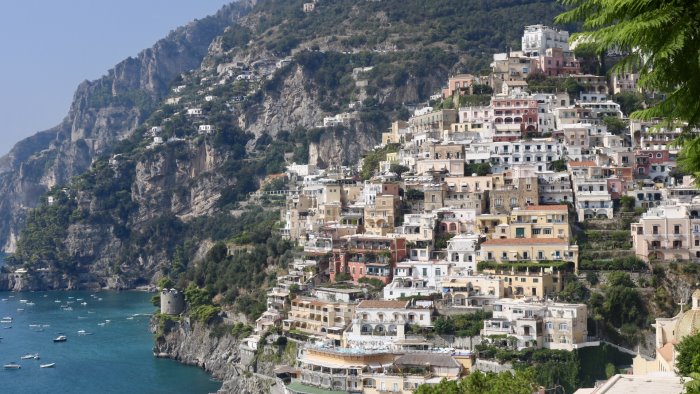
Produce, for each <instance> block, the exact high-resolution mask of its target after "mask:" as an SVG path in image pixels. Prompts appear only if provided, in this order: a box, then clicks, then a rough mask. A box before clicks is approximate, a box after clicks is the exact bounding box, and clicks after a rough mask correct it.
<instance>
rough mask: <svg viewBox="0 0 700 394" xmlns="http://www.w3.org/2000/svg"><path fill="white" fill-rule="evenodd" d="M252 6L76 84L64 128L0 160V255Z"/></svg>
mask: <svg viewBox="0 0 700 394" xmlns="http://www.w3.org/2000/svg"><path fill="white" fill-rule="evenodd" d="M250 5H251V3H250V2H249V1H244V2H239V3H234V4H232V5H229V6H226V7H224V8H222V9H221V10H220V11H219V12H218V13H217V14H216V15H214V16H211V17H207V18H204V19H201V20H197V21H194V22H192V23H190V24H188V25H187V26H184V27H181V28H178V29H176V30H175V31H173V32H171V33H170V34H169V35H168V36H167V37H166V38H164V39H162V40H160V41H158V42H157V43H156V44H155V45H154V46H153V47H152V48H149V49H146V50H144V51H142V52H141V53H139V54H138V56H136V57H135V58H128V59H126V60H124V61H122V62H121V63H119V64H117V65H116V66H115V67H114V68H113V69H111V70H109V72H108V73H107V75H105V76H104V77H102V78H100V79H98V80H96V81H85V82H83V83H81V84H80V86H78V88H77V90H76V92H75V95H74V98H73V103H72V105H71V108H70V111H69V112H68V115H67V116H66V118H65V119H64V120H63V122H61V124H59V125H58V126H56V127H54V128H52V129H50V130H46V131H42V132H40V133H37V134H36V135H34V136H32V137H29V138H27V139H25V140H23V141H20V142H19V143H17V145H16V146H15V147H14V148H13V149H12V150H11V151H10V153H8V154H7V155H5V156H4V157H2V158H0V196H1V197H0V249H2V250H5V251H7V252H14V250H15V248H16V242H17V239H18V236H19V231H20V230H21V228H22V227H23V223H24V218H25V217H26V213H27V210H28V209H30V208H32V207H34V206H36V204H37V203H38V201H39V197H40V196H41V195H42V194H43V193H45V192H46V191H47V190H48V189H49V188H51V187H53V186H55V185H58V184H63V183H65V182H67V181H68V180H69V179H70V178H71V177H73V176H75V175H78V174H80V173H82V172H84V171H85V170H87V169H88V167H89V165H90V163H91V162H92V161H93V159H94V158H95V157H97V156H98V155H100V154H102V153H104V152H106V151H109V150H110V149H112V148H113V146H114V143H115V142H116V141H119V140H122V139H124V138H125V137H127V136H129V135H130V134H131V133H133V131H134V130H135V129H136V128H137V126H139V125H140V124H142V123H143V121H144V120H145V118H146V117H147V116H148V115H149V114H150V112H151V111H152V110H153V108H154V107H155V105H156V104H157V103H158V102H159V101H160V100H161V99H162V98H163V97H164V96H165V95H166V94H167V93H168V88H169V85H170V83H171V82H172V80H173V79H174V78H175V77H176V76H178V75H180V73H182V72H185V71H188V70H191V69H193V68H196V67H198V66H199V64H200V63H201V61H202V58H203V57H204V56H205V55H206V54H207V50H208V46H209V44H210V43H211V42H212V40H213V39H214V38H215V37H216V36H218V35H219V34H221V33H222V32H223V30H224V28H225V27H226V26H228V25H230V24H231V23H232V21H234V20H236V19H237V18H239V17H240V16H241V15H244V14H245V13H246V12H247V11H248V10H249V7H250Z"/></svg>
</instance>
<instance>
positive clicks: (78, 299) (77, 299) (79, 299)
mask: <svg viewBox="0 0 700 394" xmlns="http://www.w3.org/2000/svg"><path fill="white" fill-rule="evenodd" d="M75 300H76V301H82V300H83V299H82V298H76V299H75Z"/></svg>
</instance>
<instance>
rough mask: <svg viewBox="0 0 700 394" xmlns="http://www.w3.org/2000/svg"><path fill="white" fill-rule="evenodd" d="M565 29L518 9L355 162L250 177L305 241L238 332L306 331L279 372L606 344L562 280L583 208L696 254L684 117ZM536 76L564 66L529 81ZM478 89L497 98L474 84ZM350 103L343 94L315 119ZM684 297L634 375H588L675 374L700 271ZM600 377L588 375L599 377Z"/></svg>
mask: <svg viewBox="0 0 700 394" xmlns="http://www.w3.org/2000/svg"><path fill="white" fill-rule="evenodd" d="M310 4H311V5H310V6H308V8H309V10H307V6H306V5H305V11H310V10H312V9H313V3H310ZM573 46H574V44H571V46H570V44H569V33H568V32H566V31H562V30H557V29H553V28H550V27H547V26H543V25H534V26H526V27H525V29H524V31H523V36H522V47H521V50H519V51H514V50H509V51H508V52H506V53H499V54H495V55H494V56H493V62H492V63H491V72H490V74H489V75H488V76H475V75H471V74H459V75H453V76H451V77H449V79H448V80H447V81H445V87H444V89H442V91H441V92H439V93H436V94H435V95H434V96H433V97H431V102H430V103H428V104H425V105H423V106H416V107H415V108H414V109H413V112H412V115H411V116H410V118H409V119H408V120H407V121H395V122H393V123H392V126H391V128H390V129H388V130H387V131H386V132H385V133H384V134H383V135H382V140H381V144H380V145H379V146H376V147H375V149H374V150H373V151H371V152H369V153H368V154H367V155H365V157H364V158H363V160H362V161H361V162H359V163H357V164H356V165H354V166H336V167H330V168H324V169H321V168H318V167H317V166H315V165H313V164H292V165H289V166H288V167H287V170H286V173H285V174H283V175H280V176H279V177H278V178H277V179H283V180H284V187H282V188H279V190H275V189H270V188H267V189H264V190H265V191H259V192H257V193H255V195H256V196H257V197H260V198H263V197H265V198H267V197H277V198H280V199H284V208H283V209H282V212H281V217H280V221H281V223H282V225H281V227H280V229H279V232H280V233H281V235H282V236H283V237H284V238H286V239H288V240H290V241H292V242H293V243H294V244H295V245H297V247H298V250H299V251H302V250H303V252H301V253H300V257H298V258H297V259H296V260H295V261H294V264H293V266H290V267H289V271H288V273H287V274H286V275H284V276H282V277H279V278H278V279H277V284H276V285H275V286H274V287H273V288H272V289H270V290H269V292H268V297H267V310H266V311H265V312H264V313H263V314H262V316H261V317H260V318H258V319H257V321H256V322H255V329H254V333H253V334H252V335H251V336H249V337H248V338H246V339H245V340H244V345H242V346H244V347H246V349H249V350H251V351H254V350H255V349H256V348H257V346H258V344H259V342H260V341H262V340H264V339H265V338H266V336H267V335H268V333H269V332H270V331H276V332H281V333H284V335H285V336H286V337H288V338H290V339H292V340H295V341H297V342H298V343H299V344H300V348H299V356H298V359H297V362H296V363H295V365H290V366H288V367H284V368H282V367H281V368H280V369H279V371H276V372H277V373H278V376H280V377H284V378H285V381H286V382H287V383H288V384H287V386H286V389H287V391H288V392H290V393H299V394H301V393H316V392H319V393H320V392H323V393H341V392H363V393H369V394H374V393H388V392H391V393H410V392H413V391H414V390H415V389H416V388H417V387H418V386H420V385H422V384H437V383H439V382H440V381H442V380H443V379H448V380H454V379H458V378H460V377H461V376H464V375H465V374H468V373H469V372H471V371H476V370H480V371H494V372H500V371H505V370H512V366H511V365H509V364H508V363H505V364H504V363H500V362H498V361H495V360H493V359H492V358H489V357H486V356H484V357H482V353H483V352H480V351H479V350H478V349H477V345H480V346H491V347H495V348H507V349H515V350H522V349H551V350H562V351H574V350H577V349H583V348H588V347H597V346H601V345H602V344H603V343H604V342H606V340H605V338H601V336H600V335H599V333H597V332H591V331H589V325H588V318H589V317H590V315H589V313H590V311H589V310H588V307H587V305H586V304H583V303H568V302H565V301H563V300H562V299H561V297H560V296H559V293H560V292H562V290H563V289H564V285H565V282H566V278H568V277H576V276H579V275H580V271H581V270H582V269H586V268H587V267H588V266H589V265H590V264H591V263H590V261H588V260H587V259H584V258H582V256H583V254H584V252H587V251H586V250H584V249H585V245H582V244H581V241H580V238H577V237H575V235H574V233H575V229H576V228H579V229H580V228H583V226H586V225H588V224H589V223H592V225H595V223H606V224H613V225H614V224H615V223H618V224H619V223H625V219H631V220H632V221H631V225H629V227H626V228H623V230H625V231H627V232H628V233H629V235H630V237H629V238H630V239H631V248H629V250H628V251H626V252H625V253H626V255H627V256H630V258H632V259H633V260H634V261H637V262H638V263H639V264H640V265H641V267H642V269H649V268H648V267H647V264H649V262H650V261H669V262H670V261H677V260H687V261H698V260H700V214H699V213H700V199H696V198H695V197H696V196H697V195H698V194H700V189H698V188H696V186H695V184H694V179H693V178H692V177H690V176H687V175H684V174H683V173H682V171H679V169H678V165H677V154H678V147H677V146H675V145H674V144H673V141H674V140H675V138H676V137H677V136H679V135H680V133H681V127H682V125H677V126H676V127H670V126H669V125H668V124H662V123H660V122H651V121H650V122H643V121H638V120H630V119H628V115H629V113H626V112H624V111H623V108H621V105H620V104H619V103H618V102H616V101H614V100H613V99H612V97H613V96H614V95H617V94H620V93H626V92H627V93H643V92H641V90H640V89H639V88H638V87H637V85H636V82H637V80H638V78H639V75H636V74H633V73H625V74H619V73H611V74H608V75H591V74H586V73H584V72H583V71H582V70H583V69H584V67H583V65H582V62H581V60H580V59H577V57H576V56H575V55H574V49H575V48H572V47H573ZM358 72H359V73H361V72H362V70H359V71H358ZM233 75H234V74H231V76H233ZM533 75H535V76H536V77H533ZM236 78H237V79H241V78H245V79H249V78H251V76H250V75H248V74H240V75H238V76H236ZM543 80H545V81H551V80H560V81H564V80H566V81H569V83H570V84H571V86H570V87H569V88H566V89H565V90H558V89H552V91H550V92H541V90H542V89H533V88H532V87H531V86H529V85H531V84H532V83H533V81H540V82H542V81H543ZM528 81H530V82H528ZM536 90H538V92H536ZM477 91H478V92H482V93H483V92H484V91H487V92H488V94H490V95H491V96H490V100H488V102H486V103H484V102H476V100H472V99H470V97H475V95H476V92H477ZM646 93H649V92H646ZM482 96H483V94H482ZM448 103H449V105H448ZM462 104H464V105H462ZM193 111H194V110H193ZM188 115H191V116H197V115H198V114H197V113H196V112H192V113H190V112H188ZM356 121H358V119H357V117H356V116H354V115H353V113H352V112H347V113H340V114H337V115H334V116H330V117H326V118H324V119H323V120H322V125H320V126H319V127H335V126H339V125H343V124H345V123H348V122H356ZM319 123H321V122H320V121H319ZM159 131H160V130H158V129H156V128H154V130H153V131H152V132H153V135H154V137H155V138H158V137H157V134H158V132H159ZM198 131H199V133H209V132H211V126H208V125H202V126H200V127H199V130H198ZM160 143H163V141H162V139H160V140H158V139H154V141H153V144H154V145H157V144H160ZM254 197H255V196H254ZM691 292H692V290H691ZM688 298H691V299H692V301H691V305H690V307H686V308H685V309H683V307H681V313H680V314H678V315H677V316H675V317H673V318H658V319H656V324H655V325H654V329H655V330H656V335H655V338H656V339H655V343H654V345H653V347H654V349H652V350H651V352H646V353H644V352H640V351H638V349H622V350H623V351H627V352H628V353H630V352H631V354H632V355H634V356H633V357H634V361H633V363H632V365H631V367H630V368H629V370H628V371H627V373H628V374H629V375H630V376H632V377H630V378H629V379H628V380H620V379H619V378H617V379H615V378H614V379H611V380H610V381H609V382H608V383H605V384H603V385H602V386H601V387H599V388H598V389H597V390H600V389H601V388H603V389H604V388H605V387H606V385H608V386H610V387H612V386H614V385H618V386H617V387H618V388H621V387H632V386H633V385H634V384H651V383H649V382H651V381H652V380H654V379H658V380H660V381H664V379H667V380H668V379H670V378H669V376H668V375H665V374H663V372H667V373H672V372H673V371H674V363H675V350H674V348H673V344H675V343H677V342H678V341H680V340H681V339H682V338H683V337H684V336H687V335H691V334H694V333H696V332H697V328H696V327H697V324H698V322H700V320H699V319H700V290H695V292H692V296H690V294H689V297H688ZM166 300H168V299H167V298H165V297H162V298H161V302H166ZM179 310H180V308H176V309H175V310H168V312H172V313H178V312H179ZM457 315H460V316H461V315H471V316H477V318H475V319H474V321H476V322H477V323H476V324H477V327H476V329H472V330H470V331H469V332H468V333H463V334H462V335H459V336H457V335H452V336H445V335H438V334H442V332H441V330H442V329H441V328H440V327H441V325H442V324H444V322H445V321H447V320H446V319H448V318H449V317H451V316H457ZM472 328H473V327H472ZM650 329H651V328H650ZM448 337H449V338H448ZM637 375H644V376H645V379H648V381H647V380H643V379H637V378H636V376H637ZM671 376H673V375H671ZM654 382H656V380H654ZM674 382H675V381H674ZM677 384H678V385H679V387H681V386H680V383H677ZM625 385H628V386H625ZM610 387H608V389H610ZM664 387H667V386H664ZM585 390H588V391H585ZM592 390H593V389H581V390H580V392H581V393H584V392H585V393H592V392H596V393H597V392H608V391H592ZM543 392H544V391H543Z"/></svg>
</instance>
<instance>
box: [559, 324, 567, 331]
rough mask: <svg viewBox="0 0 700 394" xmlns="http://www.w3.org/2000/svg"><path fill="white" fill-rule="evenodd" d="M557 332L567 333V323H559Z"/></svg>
mask: <svg viewBox="0 0 700 394" xmlns="http://www.w3.org/2000/svg"><path fill="white" fill-rule="evenodd" d="M559 330H560V331H568V330H569V325H568V324H567V323H559Z"/></svg>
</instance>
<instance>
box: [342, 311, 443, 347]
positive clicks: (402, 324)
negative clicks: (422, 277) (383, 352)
mask: <svg viewBox="0 0 700 394" xmlns="http://www.w3.org/2000/svg"><path fill="white" fill-rule="evenodd" d="M432 312H433V307H432V303H430V304H429V305H425V306H417V305H411V302H410V301H391V300H364V301H362V302H360V303H359V304H358V305H357V307H356V308H355V318H354V319H353V320H352V324H351V325H350V327H349V328H348V329H347V330H346V331H345V333H344V334H343V339H344V342H345V345H346V346H347V347H354V348H356V347H365V348H366V347H367V346H370V347H376V348H391V347H394V346H401V344H402V342H403V341H405V339H406V332H405V328H406V325H407V324H408V325H416V326H419V327H426V328H427V327H432V324H433V321H432Z"/></svg>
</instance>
